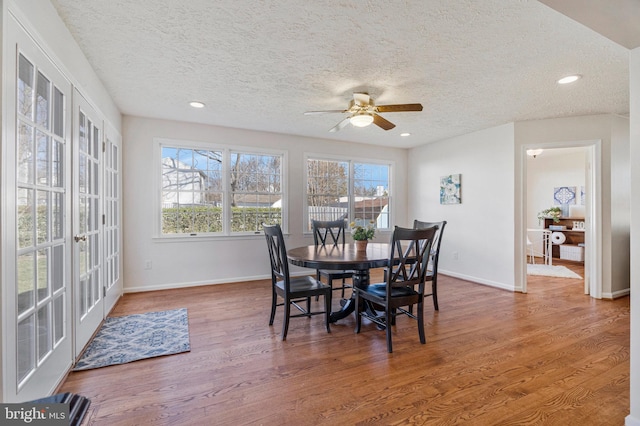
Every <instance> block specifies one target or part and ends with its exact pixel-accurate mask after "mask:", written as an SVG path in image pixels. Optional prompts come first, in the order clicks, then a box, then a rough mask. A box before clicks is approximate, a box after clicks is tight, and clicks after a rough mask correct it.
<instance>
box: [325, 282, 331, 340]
mask: <svg viewBox="0 0 640 426" xmlns="http://www.w3.org/2000/svg"><path fill="white" fill-rule="evenodd" d="M332 292H333V290H331V289H329V291H328V292H327V294H325V295H324V310H325V312H324V323H325V326H326V327H327V333H331V325H330V321H329V319H330V317H331V293H332Z"/></svg>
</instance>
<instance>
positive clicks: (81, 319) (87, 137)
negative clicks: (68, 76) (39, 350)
mask: <svg viewBox="0 0 640 426" xmlns="http://www.w3.org/2000/svg"><path fill="white" fill-rule="evenodd" d="M73 114H74V117H73V120H74V123H73V136H74V137H73V140H74V144H73V212H74V214H73V244H74V248H73V253H74V261H75V263H74V267H73V269H74V271H73V289H74V298H73V299H74V300H73V302H74V317H75V318H74V325H75V327H74V330H75V356H76V357H77V356H78V355H79V354H80V353H81V352H82V349H83V348H84V346H85V345H86V344H87V343H88V342H89V339H90V338H91V336H92V335H93V333H94V332H95V330H96V329H97V328H98V326H99V325H100V323H101V322H102V319H103V318H104V293H103V292H104V289H103V288H104V287H103V276H102V273H103V270H102V267H103V246H102V238H103V233H102V229H103V227H102V220H103V216H102V211H103V210H102V126H101V122H100V120H99V117H98V114H97V113H96V112H95V111H94V109H93V108H92V107H91V106H90V105H89V103H88V102H87V101H86V100H85V99H84V97H83V96H82V95H81V94H80V93H79V92H78V91H77V90H74V93H73Z"/></svg>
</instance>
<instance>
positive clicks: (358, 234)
mask: <svg viewBox="0 0 640 426" xmlns="http://www.w3.org/2000/svg"><path fill="white" fill-rule="evenodd" d="M349 226H350V227H351V236H352V237H353V239H354V240H356V241H366V240H371V239H372V238H373V237H374V236H375V235H376V228H375V226H374V222H373V221H370V222H369V224H368V225H367V226H366V227H365V226H361V225H356V223H355V222H351V223H350V224H349Z"/></svg>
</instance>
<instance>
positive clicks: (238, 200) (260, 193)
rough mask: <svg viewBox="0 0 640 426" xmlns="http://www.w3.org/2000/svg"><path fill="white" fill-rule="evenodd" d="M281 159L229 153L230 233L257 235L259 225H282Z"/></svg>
mask: <svg viewBox="0 0 640 426" xmlns="http://www.w3.org/2000/svg"><path fill="white" fill-rule="evenodd" d="M281 175H282V173H281V157H280V156H277V155H264V154H249V153H241V152H233V153H231V160H230V165H229V183H230V187H231V208H232V213H233V217H232V220H231V232H232V233H233V232H259V231H261V230H262V223H265V222H266V223H278V224H281V223H282V189H281V185H280V180H281Z"/></svg>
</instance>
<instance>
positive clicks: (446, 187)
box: [440, 174, 462, 204]
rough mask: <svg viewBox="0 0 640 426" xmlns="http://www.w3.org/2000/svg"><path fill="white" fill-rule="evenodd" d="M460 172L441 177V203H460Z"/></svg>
mask: <svg viewBox="0 0 640 426" xmlns="http://www.w3.org/2000/svg"><path fill="white" fill-rule="evenodd" d="M460 203H462V199H461V198H460V174H455V175H448V176H441V177H440V204H460Z"/></svg>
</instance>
